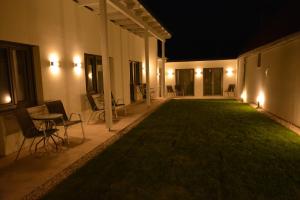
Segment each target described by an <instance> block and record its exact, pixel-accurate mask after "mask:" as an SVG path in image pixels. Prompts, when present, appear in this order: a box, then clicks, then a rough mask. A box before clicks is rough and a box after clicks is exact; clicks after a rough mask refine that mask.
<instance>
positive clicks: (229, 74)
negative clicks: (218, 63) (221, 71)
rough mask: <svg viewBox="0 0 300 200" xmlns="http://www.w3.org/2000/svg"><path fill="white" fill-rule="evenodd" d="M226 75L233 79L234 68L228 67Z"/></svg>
mask: <svg viewBox="0 0 300 200" xmlns="http://www.w3.org/2000/svg"><path fill="white" fill-rule="evenodd" d="M226 75H227V76H229V77H231V76H232V75H233V69H232V67H228V68H227V69H226Z"/></svg>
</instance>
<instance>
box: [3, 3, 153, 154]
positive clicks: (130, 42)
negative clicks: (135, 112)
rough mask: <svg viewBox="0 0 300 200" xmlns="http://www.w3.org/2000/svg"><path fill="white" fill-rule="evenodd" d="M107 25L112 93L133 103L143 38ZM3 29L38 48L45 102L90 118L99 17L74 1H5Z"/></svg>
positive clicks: (9, 37) (7, 37) (12, 140)
mask: <svg viewBox="0 0 300 200" xmlns="http://www.w3.org/2000/svg"><path fill="white" fill-rule="evenodd" d="M108 25H109V27H108V37H109V56H110V57H112V58H113V63H114V65H113V69H112V70H111V71H112V73H113V74H112V76H113V80H114V81H113V83H112V91H113V92H114V95H115V97H116V98H123V99H124V100H125V103H126V104H129V103H130V90H129V72H130V71H129V60H136V61H142V62H144V54H145V53H144V52H145V50H144V39H143V38H140V37H138V36H136V35H134V34H132V33H130V32H128V31H127V30H124V29H122V28H121V27H120V26H117V25H115V24H113V23H112V22H109V23H108ZM0 27H1V28H0V40H4V41H11V42H18V43H24V44H29V45H35V46H38V47H39V53H40V68H41V74H42V75H41V76H42V77H41V80H42V88H43V89H42V90H43V96H44V100H54V99H60V100H62V101H63V103H64V106H65V108H66V110H67V112H80V113H82V114H83V115H84V117H85V118H86V117H87V116H88V113H89V106H88V104H87V101H86V98H85V94H86V85H85V70H84V69H85V68H84V53H88V54H96V55H101V43H100V37H101V35H100V30H99V27H100V22H99V16H98V15H97V14H95V12H91V11H89V10H88V9H86V8H84V7H79V6H78V4H76V3H75V2H73V1H72V0H26V1H24V0H9V1H1V2H0ZM156 43H157V41H156V39H154V38H150V67H151V68H150V72H151V73H152V72H153V71H155V70H156V60H157V52H156ZM52 54H55V55H56V56H57V57H58V59H59V64H60V67H59V72H58V73H57V74H54V73H52V72H51V70H50V68H49V65H50V61H49V57H50V56H51V55H52ZM76 56H77V57H80V59H81V63H82V70H81V73H80V74H77V73H75V71H74V64H73V59H74V57H76ZM150 80H151V82H150V83H151V84H153V86H155V83H156V77H155V76H150ZM153 86H151V87H153ZM0 124H1V123H0ZM0 134H1V133H0ZM4 134H5V133H4ZM2 135H3V133H2ZM20 138H21V137H20V133H16V134H9V135H8V137H6V138H5V140H6V141H5V143H6V146H10V147H9V149H6V150H5V153H6V154H7V153H10V152H13V151H15V150H16V149H17V148H18V145H15V144H18V143H20ZM0 144H1V142H0ZM12 144H13V145H12ZM0 154H1V153H0Z"/></svg>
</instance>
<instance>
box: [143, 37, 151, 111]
mask: <svg viewBox="0 0 300 200" xmlns="http://www.w3.org/2000/svg"><path fill="white" fill-rule="evenodd" d="M144 38H145V67H146V99H147V105H148V106H150V104H151V99H150V77H149V75H150V74H149V35H148V31H145V37H144Z"/></svg>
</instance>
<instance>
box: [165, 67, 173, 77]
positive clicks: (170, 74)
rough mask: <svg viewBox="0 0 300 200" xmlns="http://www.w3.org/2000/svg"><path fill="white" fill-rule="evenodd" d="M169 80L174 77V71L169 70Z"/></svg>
mask: <svg viewBox="0 0 300 200" xmlns="http://www.w3.org/2000/svg"><path fill="white" fill-rule="evenodd" d="M167 74H168V78H172V77H173V75H174V72H173V69H168V73H167Z"/></svg>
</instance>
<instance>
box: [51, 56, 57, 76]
mask: <svg viewBox="0 0 300 200" xmlns="http://www.w3.org/2000/svg"><path fill="white" fill-rule="evenodd" d="M49 60H50V71H51V72H52V73H53V74H58V72H59V61H58V56H57V55H56V54H51V55H50V56H49Z"/></svg>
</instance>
